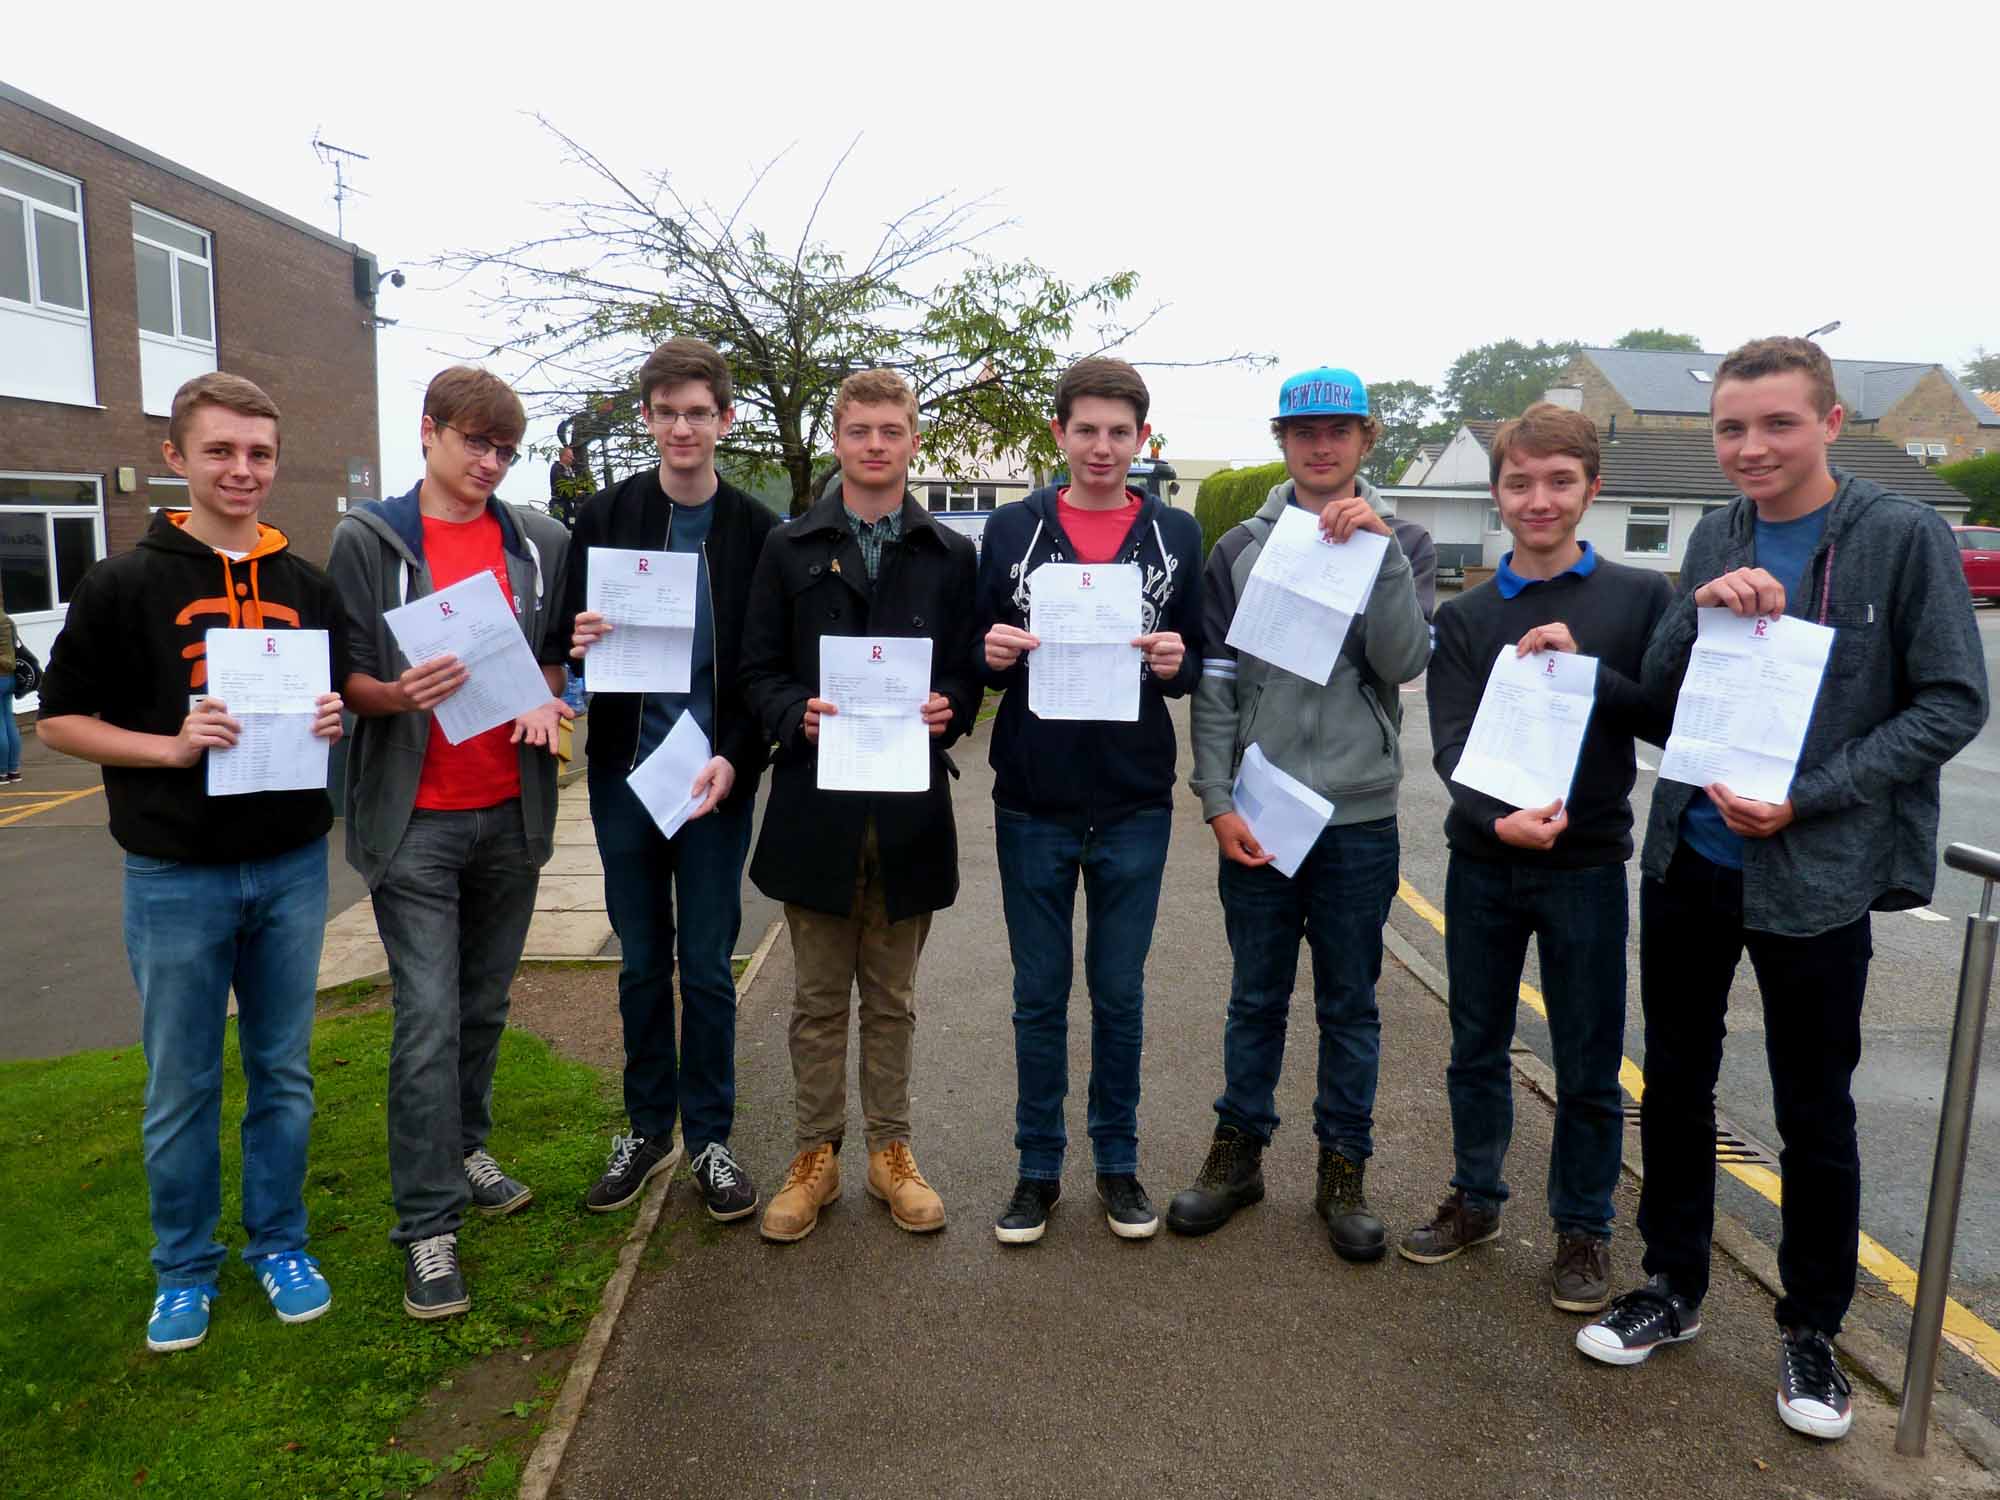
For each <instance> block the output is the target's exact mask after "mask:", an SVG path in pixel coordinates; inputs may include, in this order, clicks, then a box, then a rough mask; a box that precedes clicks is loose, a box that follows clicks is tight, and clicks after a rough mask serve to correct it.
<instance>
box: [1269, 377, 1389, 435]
mask: <svg viewBox="0 0 2000 1500" xmlns="http://www.w3.org/2000/svg"><path fill="white" fill-rule="evenodd" d="M1367 415H1368V387H1367V386H1365V385H1363V384H1362V383H1361V377H1360V376H1359V375H1356V374H1355V373H1354V372H1353V371H1352V370H1341V369H1336V368H1334V367H1333V366H1332V365H1322V366H1320V368H1319V369H1317V370H1307V371H1306V372H1305V373H1304V374H1302V375H1294V376H1293V377H1292V378H1291V379H1290V380H1287V381H1286V382H1285V383H1284V384H1283V385H1282V386H1280V387H1279V388H1278V415H1277V419H1276V420H1278V421H1280V422H1282V421H1284V420H1285V419H1286V418H1287V417H1365V416H1367Z"/></svg>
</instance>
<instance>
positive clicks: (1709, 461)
mask: <svg viewBox="0 0 2000 1500" xmlns="http://www.w3.org/2000/svg"><path fill="white" fill-rule="evenodd" d="M1499 426H1500V424H1499V423H1498V422H1467V423H1465V424H1464V425H1462V426H1461V427H1460V428H1459V429H1458V431H1457V432H1455V433H1453V434H1452V437H1451V441H1450V442H1448V443H1446V444H1445V447H1444V452H1443V453H1442V454H1441V455H1440V456H1439V457H1438V459H1436V460H1435V461H1434V462H1433V463H1432V464H1431V466H1430V469H1429V471H1428V473H1427V474H1426V476H1425V482H1424V483H1422V484H1418V485H1396V486H1393V487H1391V488H1389V489H1387V490H1385V491H1383V494H1384V495H1385V497H1386V498H1387V499H1388V501H1389V503H1390V505H1391V506H1392V507H1393V508H1394V509H1395V512H1396V514H1397V515H1399V516H1401V517H1403V518H1404V519H1406V520H1411V521H1415V522H1416V523H1417V524H1418V525H1420V526H1423V527H1425V528H1426V529H1428V530H1429V532H1430V534H1431V537H1432V539H1433V540H1434V541H1435V542H1436V543H1437V548H1438V563H1439V566H1440V568H1447V569H1448V568H1466V567H1479V566H1484V567H1493V566H1496V565H1497V564H1498V563H1499V561H1500V557H1501V554H1502V553H1504V552H1506V551H1507V550H1508V549H1509V548H1510V547H1512V545H1513V541H1512V539H1511V538H1510V537H1509V536H1508V535H1507V533H1506V531H1505V530H1504V529H1503V528H1502V527H1501V525H1500V512H1499V510H1498V509H1497V508H1496V507H1495V506H1494V504H1493V497H1492V490H1491V482H1490V480H1491V472H1492V458H1491V450H1490V445H1491V443H1492V441H1493V435H1494V433H1495V432H1496V431H1498V429H1499ZM1831 457H1832V461H1833V465H1834V467H1835V468H1838V469H1843V470H1845V471H1847V472H1849V473H1852V474H1858V475H1861V476H1863V477H1865V478H1868V479H1873V480H1875V481H1876V482H1877V483H1879V484H1881V485H1883V486H1885V487H1886V488H1888V489H1891V490H1894V491H1895V492H1896V493H1898V494H1900V495H1902V496H1904V497H1906V498H1907V499H1911V500H1915V501H1919V502H1920V503H1922V504H1925V505H1930V506H1932V507H1934V508H1935V509H1936V510H1937V512H1938V514H1939V515H1941V516H1943V517H1944V518H1945V520H1946V521H1948V522H1950V523H1951V524H1952V525H1954V526H1957V525H1963V524H1964V521H1965V515H1966V511H1967V509H1968V508H1969V506H1970V504H1971V502H1970V500H1968V499H1967V497H1966V496H1965V495H1964V494H1962V493H1961V492H1960V491H1958V490H1955V489H1953V488H1952V487H1951V486H1950V485H1948V484H1946V483H1945V482H1944V481H1943V480H1942V479H1940V478H1938V476H1937V474H1936V473H1935V471H1934V470H1932V469H1931V468H1930V467H1928V466H1926V465H1925V464H1924V463H1922V462H1920V461H1919V460H1918V459H1916V458H1915V457H1913V456H1911V455H1910V454H1909V453H1906V452H1905V451H1904V450H1903V449H1902V448H1901V447H1899V446H1898V445H1897V444H1895V443H1892V442H1890V441H1888V440H1887V439H1885V438H1879V437H1848V436H1845V435H1843V436H1842V437H1841V438H1840V439H1839V440H1838V441H1836V442H1835V443H1834V445H1833V448H1832V453H1831ZM1600 477H1601V478H1602V479H1603V481H1604V487H1603V489H1602V490H1601V491H1600V492H1599V493H1598V497H1597V499H1596V501H1594V502H1593V503H1592V505H1591V507H1590V509H1589V510H1588V511H1587V512H1585V514H1584V518H1583V523H1582V525H1581V526H1579V527H1578V528H1577V535H1578V536H1579V537H1581V538H1583V539H1584V540H1585V541H1587V542H1589V543H1590V544H1591V545H1592V546H1593V547H1595V548H1596V549H1597V551H1598V552H1599V553H1600V554H1601V555H1602V556H1605V557H1608V558H1611V559H1612V560H1613V561H1616V562H1622V563H1629V564H1631V565H1633V566H1635V567H1642V568H1654V569H1658V570H1660V571H1662V572H1675V571H1677V570H1678V569H1679V568H1680V564H1681V557H1682V555H1683V553H1684V552H1685V551H1686V549H1687V539H1688V534H1689V533H1690V532H1691V531H1693V530H1694V526H1695V523H1696V522H1697V521H1699V520H1700V519H1701V518H1702V517H1703V516H1704V515H1706V514H1707V513H1708V512H1709V511H1711V510H1715V509H1717V508H1719V507H1721V506H1723V505H1727V504H1728V503H1729V502H1730V501H1731V500H1732V499H1734V498H1735V495H1736V490H1735V488H1734V487H1733V486H1732V485H1731V484H1730V483H1729V481H1728V480H1727V479H1725V478H1723V475H1722V469H1721V468H1720V466H1719V465H1718V464H1717V463H1716V461H1715V444H1714V442H1713V440H1712V439H1711V438H1710V436H1709V434H1708V433H1707V432H1706V431H1705V430H1697V429H1693V428H1671V427H1653V428H1644V427H1634V426H1633V425H1631V424H1630V423H1629V422H1624V423H1620V424H1619V427H1618V430H1617V431H1616V432H1615V433H1612V432H1609V431H1606V432H1605V433H1604V434H1602V458H1601V469H1600Z"/></svg>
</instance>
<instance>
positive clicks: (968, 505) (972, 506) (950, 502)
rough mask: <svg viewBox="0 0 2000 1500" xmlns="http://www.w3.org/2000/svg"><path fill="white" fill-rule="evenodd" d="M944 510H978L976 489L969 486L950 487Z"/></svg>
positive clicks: (956, 485)
mask: <svg viewBox="0 0 2000 1500" xmlns="http://www.w3.org/2000/svg"><path fill="white" fill-rule="evenodd" d="M946 508H947V509H948V510H977V509H979V491H978V489H977V488H976V487H975V486H973V485H969V484H955V485H953V486H951V492H950V494H949V496H948V497H947V503H946Z"/></svg>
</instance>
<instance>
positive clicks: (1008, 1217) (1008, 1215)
mask: <svg viewBox="0 0 2000 1500" xmlns="http://www.w3.org/2000/svg"><path fill="white" fill-rule="evenodd" d="M1061 1199H1062V1184H1061V1183H1060V1182H1052V1181H1050V1180H1049V1179H1048V1178H1046V1177H1023V1178H1022V1179H1021V1180H1020V1181H1019V1182H1017V1183H1015V1184H1014V1196H1013V1197H1011V1198H1009V1199H1008V1200H1007V1206H1006V1207H1005V1208H1003V1209H1001V1210H1000V1217H999V1218H997V1219H995V1220H994V1221H993V1237H994V1238H995V1239H997V1240H999V1241H1000V1243H1001V1244H1003V1245H1032V1244H1034V1242H1035V1241H1036V1240H1038V1239H1040V1238H1041V1237H1042V1231H1043V1230H1045V1229H1047V1228H1048V1227H1049V1210H1050V1209H1052V1208H1054V1207H1055V1206H1056V1204H1057V1203H1058V1202H1060V1201H1061Z"/></svg>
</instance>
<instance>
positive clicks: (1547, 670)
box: [1542, 656, 1556, 677]
mask: <svg viewBox="0 0 2000 1500" xmlns="http://www.w3.org/2000/svg"><path fill="white" fill-rule="evenodd" d="M1542 675H1543V676H1544V677H1553V676H1555V675H1556V659H1555V658H1554V657H1553V656H1551V657H1550V658H1549V664H1548V665H1547V666H1546V667H1544V668H1542Z"/></svg>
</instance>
